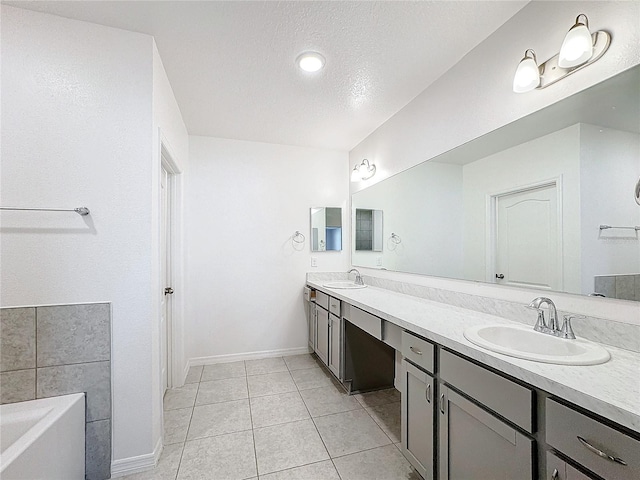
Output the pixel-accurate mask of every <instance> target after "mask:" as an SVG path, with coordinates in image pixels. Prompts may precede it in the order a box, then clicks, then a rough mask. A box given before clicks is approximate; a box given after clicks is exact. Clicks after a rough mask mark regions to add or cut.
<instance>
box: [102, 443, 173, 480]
mask: <svg viewBox="0 0 640 480" xmlns="http://www.w3.org/2000/svg"><path fill="white" fill-rule="evenodd" d="M161 453H162V438H159V439H158V442H157V443H156V447H155V448H154V449H153V452H151V453H145V454H144V455H138V456H137V457H129V458H123V459H120V460H114V461H113V462H111V478H118V477H124V476H125V475H131V474H133V473H140V472H145V471H147V470H152V469H153V468H155V466H156V465H157V464H158V460H159V459H160V454H161Z"/></svg>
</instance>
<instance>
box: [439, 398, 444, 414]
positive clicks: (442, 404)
mask: <svg viewBox="0 0 640 480" xmlns="http://www.w3.org/2000/svg"><path fill="white" fill-rule="evenodd" d="M440 412H441V413H443V414H444V393H443V394H442V395H440Z"/></svg>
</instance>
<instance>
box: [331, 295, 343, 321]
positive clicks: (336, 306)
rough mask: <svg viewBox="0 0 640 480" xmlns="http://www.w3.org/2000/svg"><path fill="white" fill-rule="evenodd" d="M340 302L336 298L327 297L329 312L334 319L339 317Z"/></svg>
mask: <svg viewBox="0 0 640 480" xmlns="http://www.w3.org/2000/svg"><path fill="white" fill-rule="evenodd" d="M341 303H342V302H340V300H338V299H337V298H333V297H329V312H331V313H333V314H334V315H335V316H336V317H339V316H340V304H341Z"/></svg>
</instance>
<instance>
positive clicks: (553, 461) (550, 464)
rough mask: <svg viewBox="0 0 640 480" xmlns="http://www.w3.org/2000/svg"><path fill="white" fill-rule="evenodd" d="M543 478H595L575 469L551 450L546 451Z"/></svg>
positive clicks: (592, 479) (565, 479)
mask: <svg viewBox="0 0 640 480" xmlns="http://www.w3.org/2000/svg"><path fill="white" fill-rule="evenodd" d="M543 478H544V480H595V477H590V476H588V475H585V474H584V473H582V472H580V471H578V470H576V469H575V468H573V467H572V466H571V465H569V464H568V463H566V462H565V461H564V460H562V459H561V458H558V457H557V456H555V455H554V454H553V453H551V452H547V471H546V474H545V476H544V477H543Z"/></svg>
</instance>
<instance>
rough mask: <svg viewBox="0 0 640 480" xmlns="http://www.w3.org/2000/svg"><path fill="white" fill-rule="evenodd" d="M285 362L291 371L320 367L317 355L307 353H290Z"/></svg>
mask: <svg viewBox="0 0 640 480" xmlns="http://www.w3.org/2000/svg"><path fill="white" fill-rule="evenodd" d="M284 363H286V364H287V368H288V369H289V370H290V371H293V370H304V369H306V368H313V367H319V366H320V364H319V363H318V359H317V357H316V356H315V355H311V354H309V353H305V354H303V355H290V356H288V357H284Z"/></svg>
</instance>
